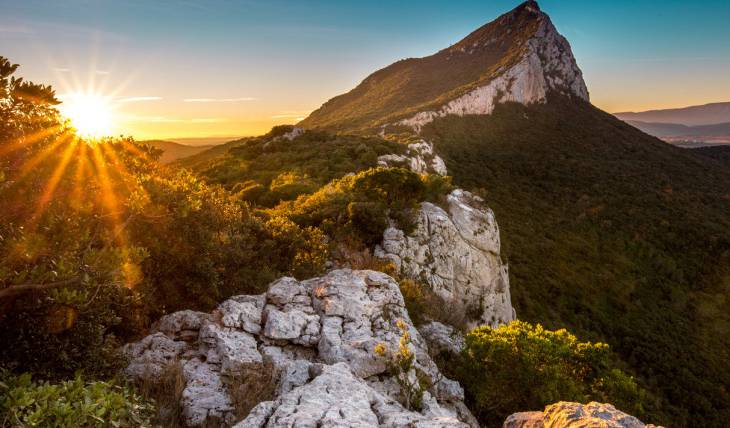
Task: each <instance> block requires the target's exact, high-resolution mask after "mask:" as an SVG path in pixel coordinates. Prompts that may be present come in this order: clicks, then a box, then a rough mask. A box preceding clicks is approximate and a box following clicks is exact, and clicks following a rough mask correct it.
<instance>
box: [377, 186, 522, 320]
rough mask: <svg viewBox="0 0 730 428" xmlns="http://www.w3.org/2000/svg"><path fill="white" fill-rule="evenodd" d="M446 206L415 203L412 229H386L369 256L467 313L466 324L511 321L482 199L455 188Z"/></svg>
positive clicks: (504, 276) (492, 224)
mask: <svg viewBox="0 0 730 428" xmlns="http://www.w3.org/2000/svg"><path fill="white" fill-rule="evenodd" d="M447 204H448V206H447V207H444V208H442V207H440V206H437V205H435V204H432V203H430V202H424V203H422V204H421V208H420V211H419V213H418V218H417V220H416V225H415V227H414V230H413V231H412V232H411V233H409V234H406V233H405V232H404V231H402V230H399V229H397V228H395V227H389V228H388V229H386V231H385V233H384V234H383V242H382V244H381V245H380V246H379V247H378V248H376V250H375V255H376V256H378V257H381V258H385V259H388V260H390V261H392V262H393V263H394V264H395V266H396V268H397V269H399V271H400V272H401V274H403V275H404V276H406V277H409V278H413V279H417V280H419V281H420V282H422V283H423V284H424V285H426V286H428V287H429V288H430V289H431V290H432V291H433V292H434V293H436V294H437V295H438V296H440V297H441V298H442V299H443V300H444V301H446V302H447V303H448V304H449V305H451V306H450V307H451V308H452V310H453V311H457V312H460V313H464V314H468V319H467V325H468V326H470V327H474V326H477V325H490V326H497V325H499V324H505V323H508V322H509V321H512V320H513V319H515V311H514V309H513V308H512V304H511V299H510V291H509V275H508V271H507V265H506V264H504V263H503V262H502V259H501V257H500V239H499V228H498V227H497V222H496V220H495V218H494V213H493V212H492V210H490V209H489V208H488V207H487V206H486V205H485V204H484V201H483V200H482V199H481V198H479V197H477V196H475V195H472V194H471V193H469V192H467V191H464V190H461V189H456V190H454V191H452V192H451V193H450V194H449V195H448V197H447Z"/></svg>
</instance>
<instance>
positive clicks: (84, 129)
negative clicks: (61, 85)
mask: <svg viewBox="0 0 730 428" xmlns="http://www.w3.org/2000/svg"><path fill="white" fill-rule="evenodd" d="M59 110H60V111H61V114H62V115H63V116H64V117H66V118H67V119H69V120H70V121H71V125H72V126H73V127H74V128H75V129H76V131H77V132H78V134H79V135H80V136H82V137H85V138H100V137H105V136H109V135H112V134H113V129H114V119H113V114H112V107H111V104H110V102H109V99H108V97H105V96H103V95H100V94H95V93H93V92H85V93H84V92H80V93H72V94H69V95H66V96H65V97H64V100H63V103H62V104H61V105H60V106H59Z"/></svg>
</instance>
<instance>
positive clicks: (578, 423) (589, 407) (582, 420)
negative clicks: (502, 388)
mask: <svg viewBox="0 0 730 428" xmlns="http://www.w3.org/2000/svg"><path fill="white" fill-rule="evenodd" d="M594 427H595V428H660V427H656V426H654V425H646V424H644V423H643V422H641V421H640V420H638V419H637V418H635V417H633V416H631V415H628V414H626V413H624V412H622V411H620V410H617V409H616V408H615V407H613V406H612V405H610V404H604V403H597V402H595V401H594V402H590V403H588V404H580V403H570V402H566V401H560V402H558V403H555V404H551V405H549V406H547V407H545V411H544V412H520V413H514V414H512V415H510V416H509V417H507V419H506V420H505V421H504V425H502V428H594Z"/></svg>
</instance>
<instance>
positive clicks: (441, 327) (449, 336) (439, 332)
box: [418, 321, 466, 355]
mask: <svg viewBox="0 0 730 428" xmlns="http://www.w3.org/2000/svg"><path fill="white" fill-rule="evenodd" d="M418 331H419V332H420V333H421V336H423V340H425V341H426V344H427V345H428V351H429V352H430V353H431V355H439V354H442V353H445V354H452V355H456V354H458V353H460V352H461V351H462V350H463V349H464V347H465V346H466V340H465V339H464V335H463V334H462V333H461V332H460V331H459V330H457V329H455V328H454V327H452V326H450V325H447V324H442V323H440V322H438V321H430V322H427V323H425V324H423V325H421V326H419V327H418Z"/></svg>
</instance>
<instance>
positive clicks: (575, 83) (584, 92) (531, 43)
mask: <svg viewBox="0 0 730 428" xmlns="http://www.w3.org/2000/svg"><path fill="white" fill-rule="evenodd" d="M523 10H524V12H527V13H530V14H534V15H535V19H536V21H537V23H538V25H537V29H536V30H535V32H534V34H533V35H532V36H531V37H530V38H529V39H527V41H526V42H525V43H524V44H523V45H522V46H520V49H521V50H522V57H521V58H520V59H519V61H518V62H517V63H516V64H514V65H512V66H511V67H509V68H506V69H505V70H504V71H502V72H501V73H500V74H499V75H498V76H497V77H495V78H494V79H493V80H491V81H490V82H489V83H488V84H486V85H484V86H480V87H478V88H476V89H473V90H471V91H469V92H467V93H466V94H464V95H461V96H460V97H458V98H455V99H453V100H451V101H449V102H448V103H446V104H444V105H443V106H441V107H440V108H438V109H435V110H427V111H421V112H418V113H416V114H415V115H413V116H412V117H410V118H407V119H403V120H400V121H398V122H397V124H398V125H406V126H410V127H412V128H414V129H415V130H416V131H420V129H421V127H422V126H423V125H425V124H427V123H429V122H431V121H433V120H434V119H436V118H437V117H444V116H446V115H450V114H453V115H457V116H464V115H467V114H491V113H492V111H494V107H495V106H496V105H497V104H498V103H505V102H509V101H512V102H518V103H521V104H525V105H527V104H532V103H537V102H545V100H546V99H547V98H546V97H547V94H548V92H549V91H555V92H558V93H562V94H564V95H568V96H576V97H579V98H582V99H584V100H586V101H588V89H587V87H586V84H585V82H584V81H583V75H582V72H581V70H580V69H579V68H578V65H577V64H576V62H575V58H574V57H573V53H572V51H571V49H570V44H569V43H568V41H567V40H566V39H565V38H564V37H563V36H561V35H560V34H559V33H558V31H557V30H556V29H555V26H554V25H553V24H552V22H551V21H550V18H549V17H548V16H547V15H546V14H544V13H542V12H541V11H540V9H539V7H538V6H537V3H535V2H528V3H526V4H525V5H524V9H523ZM524 12H523V13H524ZM512 13H514V12H512ZM513 18H514V15H507V16H505V17H502V18H500V20H504V21H509V20H510V19H513ZM467 39H469V42H470V44H467V43H464V42H465V41H466V40H465V41H463V42H461V43H460V46H459V47H458V48H456V49H457V50H459V51H461V52H465V51H466V52H468V53H469V54H473V52H474V51H475V50H477V49H480V48H484V47H486V46H488V45H489V44H490V43H494V39H491V38H490V39H487V40H484V39H483V38H480V37H476V35H471V36H470V37H469V38H467Z"/></svg>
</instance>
